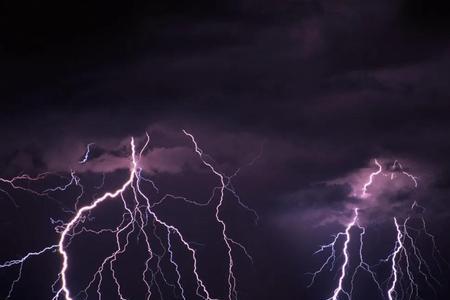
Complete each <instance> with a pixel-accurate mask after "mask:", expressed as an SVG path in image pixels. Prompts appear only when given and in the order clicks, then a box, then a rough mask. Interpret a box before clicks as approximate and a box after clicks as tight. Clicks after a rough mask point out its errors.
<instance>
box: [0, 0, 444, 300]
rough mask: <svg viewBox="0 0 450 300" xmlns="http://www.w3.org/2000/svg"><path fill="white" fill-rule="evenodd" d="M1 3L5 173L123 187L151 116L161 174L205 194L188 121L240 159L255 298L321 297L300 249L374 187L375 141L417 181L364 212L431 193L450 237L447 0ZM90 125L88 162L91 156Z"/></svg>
mask: <svg viewBox="0 0 450 300" xmlns="http://www.w3.org/2000/svg"><path fill="white" fill-rule="evenodd" d="M3 5H4V6H5V7H6V8H5V9H2V10H1V11H2V12H1V14H2V18H1V24H0V25H1V26H0V27H1V29H0V34H1V41H0V54H1V56H0V63H1V65H2V67H1V68H0V79H1V80H0V89H1V98H2V106H1V111H0V126H1V128H3V130H2V131H1V132H2V139H1V141H2V143H1V144H2V147H1V148H0V166H1V171H0V173H1V175H2V176H12V175H14V174H17V173H21V172H29V173H38V172H41V171H45V170H47V169H51V171H57V172H61V171H64V170H68V169H70V168H74V169H75V170H76V171H77V172H79V173H80V174H82V175H81V176H85V177H86V180H88V181H92V182H95V184H96V185H97V184H98V182H100V181H101V174H100V173H102V172H107V173H108V175H111V179H110V180H111V181H110V182H109V186H114V183H115V182H116V181H117V180H119V179H120V178H121V177H120V176H121V171H124V170H125V169H126V168H127V163H128V157H127V155H128V153H129V140H130V138H131V136H134V137H136V138H137V139H139V142H140V143H142V141H143V140H144V134H145V132H146V131H147V132H148V133H149V134H150V137H151V143H150V147H149V149H148V150H147V151H146V152H145V153H144V164H145V169H146V170H147V171H148V173H149V176H155V178H157V179H159V181H158V183H159V184H160V185H162V186H163V187H164V189H166V190H170V189H172V188H175V190H176V191H177V192H180V193H186V194H190V195H191V196H192V197H194V198H197V197H198V198H199V199H205V198H207V197H208V196H209V195H208V191H207V190H208V189H206V188H205V189H202V182H203V180H205V182H207V183H208V184H207V185H208V187H210V186H213V185H214V182H213V180H211V179H210V178H209V177H208V176H205V173H204V171H205V170H203V169H202V168H201V165H199V164H198V160H196V157H195V155H194V153H193V151H192V145H191V144H190V142H189V140H188V139H186V137H185V136H184V135H183V134H182V132H181V129H186V130H188V131H190V132H192V133H193V134H195V135H196V137H197V139H198V141H199V143H200V145H201V147H202V148H203V149H204V150H205V151H206V152H208V153H209V154H210V155H211V157H212V158H214V161H215V163H216V164H217V167H218V168H220V169H221V170H222V171H224V172H226V173H227V174H232V173H233V172H234V171H235V170H236V168H238V167H239V166H245V167H243V169H242V170H241V172H240V173H239V174H238V175H237V176H236V178H235V179H234V183H235V185H236V188H237V190H239V191H240V194H241V197H242V199H244V200H245V202H246V203H249V205H250V206H251V207H253V208H255V209H256V210H257V211H258V213H259V214H260V216H261V222H260V225H259V227H257V228H253V227H250V225H249V227H248V228H253V229H248V228H246V229H241V228H240V227H239V225H236V224H238V223H239V224H241V222H242V223H245V222H248V223H249V224H250V223H251V224H253V223H252V222H253V220H252V219H251V216H248V215H245V216H241V215H239V216H241V217H242V218H241V217H239V218H236V220H235V221H232V222H231V223H232V225H230V226H235V227H233V228H234V229H237V230H235V231H234V232H239V234H241V235H240V236H239V237H241V238H242V239H243V240H247V241H248V243H249V244H250V245H251V246H250V247H249V248H250V249H249V250H250V251H253V252H254V256H255V264H254V267H253V268H254V269H252V271H248V270H247V271H246V270H241V271H242V273H243V277H244V278H247V282H246V285H243V286H242V289H243V290H244V289H245V287H244V286H246V287H248V289H247V290H245V291H244V292H243V295H245V296H243V299H275V298H276V297H279V298H285V299H292V298H296V297H297V296H298V297H300V296H299V295H303V294H305V293H306V295H307V296H306V298H305V299H317V297H318V296H317V295H318V294H316V293H320V292H322V291H317V290H306V289H305V285H302V282H304V277H302V276H303V275H302V274H303V273H304V272H307V271H310V270H311V269H312V268H313V267H314V266H313V265H312V262H309V261H307V262H304V260H303V259H302V257H303V256H302V255H309V253H311V252H312V251H314V250H316V248H317V245H318V244H320V243H322V242H324V241H326V239H327V237H329V234H330V233H333V232H336V228H339V229H338V230H340V228H341V223H342V222H343V220H348V218H350V217H351V211H349V210H348V209H349V208H351V207H353V206H354V205H355V204H361V203H363V202H362V201H361V199H360V197H359V195H355V193H354V191H355V189H356V188H355V187H356V186H357V185H355V184H356V183H358V184H359V183H360V181H361V180H363V179H364V176H366V175H367V172H368V171H370V170H371V168H373V166H372V163H371V160H372V159H373V158H380V159H385V160H386V163H388V162H391V161H393V160H395V159H399V160H400V161H402V162H404V163H403V164H404V165H405V168H407V170H408V172H414V174H417V176H418V177H419V188H418V189H415V190H414V189H411V188H410V186H409V184H410V182H407V181H403V179H401V180H400V181H397V182H394V183H393V184H389V185H388V184H387V182H386V184H385V183H383V182H381V181H380V182H379V183H378V184H380V186H383V191H381V192H380V193H376V192H375V191H372V193H373V194H374V195H375V194H376V196H377V198H378V202H377V205H373V206H370V205H366V206H365V207H364V210H362V214H363V215H364V219H365V221H367V222H371V223H373V224H374V227H377V228H378V227H380V228H381V227H383V226H387V227H388V226H391V225H392V224H390V223H389V225H386V224H384V225H383V224H382V223H383V221H382V220H384V219H388V218H391V217H392V215H393V213H394V212H395V213H397V212H402V213H404V212H406V211H407V210H408V209H409V205H410V204H411V202H412V201H413V200H417V201H420V203H422V204H426V208H427V210H426V215H427V217H429V216H431V215H432V216H433V217H434V219H435V222H436V225H435V226H434V228H433V229H435V230H436V233H437V239H438V240H440V241H441V242H442V241H443V243H444V250H443V253H444V254H449V250H448V249H450V248H449V247H448V245H445V240H446V232H445V230H443V229H442V228H445V226H448V224H447V223H448V212H447V211H448V196H449V184H448V182H449V174H450V173H449V170H450V161H449V159H448V153H449V151H450V142H449V139H448V132H449V128H450V119H449V118H448V115H449V113H450V106H449V101H448V100H449V97H450V91H449V88H448V78H449V76H450V72H449V70H450V57H449V49H450V44H449V43H448V40H447V39H446V37H447V36H448V32H449V31H448V28H449V27H448V19H449V18H448V10H446V9H445V5H444V4H443V2H440V1H417V0H413V1H406V0H405V1H384V0H383V1H377V2H374V3H363V2H361V1H353V0H350V1H344V2H342V1H253V0H249V1H196V2H195V3H187V2H185V1H177V0H171V1H164V2H161V1H156V2H155V1H153V2H148V1H132V2H127V4H124V3H122V2H120V3H119V2H117V1H113V2H108V3H106V2H103V1H94V2H92V3H83V2H76V3H75V2H73V1H72V2H70V3H60V2H55V1H44V2H40V3H39V5H38V4H29V5H28V4H24V3H22V2H20V1H19V2H17V1H15V2H14V3H13V2H11V1H6V2H5V3H4V4H3ZM91 142H94V143H95V147H94V148H93V152H92V153H91V158H90V161H89V163H88V164H86V165H80V164H79V163H78V162H79V160H80V158H81V157H82V156H83V154H84V151H85V149H86V145H87V144H88V143H91ZM259 154H261V155H259ZM255 157H259V158H258V159H257V160H256V161H254V163H253V164H251V165H248V164H249V162H252V161H253V159H254V158H255ZM107 178H108V177H107ZM186 178H189V180H186ZM208 178H209V179H208ZM190 180H192V182H193V183H194V182H195V183H196V185H195V188H193V187H192V186H190V185H189V181H190ZM208 180H210V181H208ZM175 183H176V187H174V185H175ZM358 187H359V186H358ZM9 204H10V203H9ZM9 204H8V205H9ZM43 206H45V205H43ZM168 207H169V208H171V207H170V205H169V206H168ZM58 209H59V208H58ZM58 209H57V208H56V206H55V207H52V208H51V209H50V210H51V213H55V214H60V212H59V213H57V211H59V210H58ZM42 210H44V209H43V208H42ZM167 210H168V215H170V214H171V212H170V209H167ZM175 211H177V212H178V210H175ZM231 211H232V209H231V210H230V211H227V213H226V216H227V217H229V219H231V220H233V219H234V218H233V217H234V215H233V213H234V212H231ZM46 214H50V213H49V212H44V215H46ZM172 214H173V213H172ZM17 215H19V214H15V215H14V216H16V217H17ZM172 217H173V215H172ZM247 217H249V218H247ZM249 219H250V220H249ZM199 220H200V221H201V222H205V223H207V220H206V219H205V220H203V218H202V217H200V218H199ZM200 221H199V222H200ZM4 222H9V221H7V220H6V219H5V221H4ZM30 222H32V223H33V222H34V223H33V224H34V226H37V225H36V224H37V223H39V222H37V220H34V221H30ZM180 222H187V223H186V224H189V220H185V218H180ZM35 223H36V224H35ZM245 224H247V223H245ZM41 226H42V225H41ZM45 226H47V227H48V224H45ZM430 226H433V225H430ZM311 228H316V229H315V231H314V232H317V234H314V233H312V231H311V230H310V229H311ZM390 229H392V228H390ZM42 230H45V229H42ZM240 230H242V232H241V231H240ZM389 238H390V237H386V238H385V240H384V241H386V240H387V239H389ZM386 243H387V242H386ZM380 244H382V243H380ZM261 245H267V247H261ZM284 245H286V246H284ZM262 248H264V249H262ZM375 248H376V247H375ZM275 258H276V259H275ZM308 258H309V256H308ZM246 272H249V273H252V272H254V273H255V274H253V275H254V276H250V275H252V274H247V273H246ZM249 278H251V279H249ZM281 279H283V280H281ZM254 287H257V288H254ZM261 287H263V288H261ZM330 290H331V287H330ZM447 292H448V291H447ZM443 293H446V291H445V289H444V292H443ZM280 295H281V296H282V297H281V296H280ZM293 295H294V296H293ZM321 295H322V294H321ZM442 295H444V294H442ZM298 297H297V298H298ZM425 298H426V297H425ZM444 298H446V297H445V296H442V297H441V298H440V299H444ZM302 299H303V298H302ZM426 299H428V298H426ZM430 299H431V298H430Z"/></svg>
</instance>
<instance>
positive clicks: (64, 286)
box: [0, 130, 257, 300]
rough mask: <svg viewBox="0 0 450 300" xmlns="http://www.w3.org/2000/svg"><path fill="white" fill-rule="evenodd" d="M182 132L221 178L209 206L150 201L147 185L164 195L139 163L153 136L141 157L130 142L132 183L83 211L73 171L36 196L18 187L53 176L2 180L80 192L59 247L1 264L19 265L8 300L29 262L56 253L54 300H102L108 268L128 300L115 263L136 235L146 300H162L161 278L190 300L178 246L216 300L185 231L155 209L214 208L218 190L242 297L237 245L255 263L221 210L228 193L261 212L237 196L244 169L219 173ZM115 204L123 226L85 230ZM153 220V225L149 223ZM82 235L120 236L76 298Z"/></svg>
mask: <svg viewBox="0 0 450 300" xmlns="http://www.w3.org/2000/svg"><path fill="white" fill-rule="evenodd" d="M183 133H184V134H185V135H186V136H188V137H189V139H190V140H191V141H192V143H193V145H194V150H195V153H197V154H198V156H199V158H200V160H201V162H202V164H203V165H205V166H206V167H207V168H208V169H209V170H210V171H211V172H212V173H213V174H214V175H215V176H217V178H218V179H219V181H220V185H219V186H218V187H215V188H214V189H213V193H212V195H211V198H210V199H209V200H208V202H206V203H200V202H196V201H192V200H189V199H187V198H185V197H181V196H175V195H171V194H166V195H164V196H163V197H162V198H161V199H160V200H157V201H151V200H150V198H149V196H147V195H146V194H145V193H144V191H143V189H142V185H143V184H145V183H150V184H151V187H153V188H154V190H155V191H157V192H158V191H159V190H158V188H157V187H156V185H155V183H154V182H153V181H152V180H150V179H148V178H145V177H144V176H143V170H142V168H141V167H140V166H139V160H140V159H141V158H142V155H143V153H144V151H145V149H146V148H147V146H148V144H149V141H150V137H149V135H148V134H146V137H147V140H146V142H145V144H144V146H143V147H142V148H141V149H140V151H139V152H137V150H136V145H135V140H134V138H131V141H130V148H131V155H130V168H129V176H128V178H127V180H126V181H125V182H124V183H123V184H122V185H121V186H120V187H119V188H117V189H116V190H114V191H110V192H105V193H104V194H103V195H102V196H100V197H97V198H95V199H94V200H93V201H92V202H91V203H90V204H87V205H84V206H81V207H79V208H78V204H79V200H80V199H81V198H82V196H83V195H84V189H83V186H82V185H81V183H80V178H79V177H78V176H77V175H76V174H75V173H74V172H71V178H70V181H69V182H68V183H66V184H64V185H61V186H57V187H52V188H47V189H44V190H43V191H36V190H34V189H30V188H28V187H24V186H22V185H21V184H19V182H20V181H23V180H26V181H38V180H44V179H45V178H46V177H47V176H49V173H44V174H41V175H38V176H37V177H31V176H28V175H21V176H17V177H15V178H13V179H11V180H8V179H3V178H0V183H5V184H8V185H9V186H11V188H13V189H16V190H23V191H26V192H31V193H33V194H35V195H38V196H48V195H49V193H54V192H62V191H66V190H67V189H68V188H69V187H70V186H72V185H74V186H79V187H80V189H81V193H80V195H79V196H78V197H77V198H76V204H75V212H73V216H72V217H71V218H70V220H69V221H68V222H67V223H66V222H63V221H61V220H53V219H51V221H52V224H55V230H56V232H57V233H58V234H59V240H58V242H57V244H54V245H51V246H48V247H45V248H44V249H42V250H40V251H37V252H29V253H28V254H26V255H25V256H23V257H22V258H20V259H15V260H10V261H6V262H5V263H3V264H0V269H2V268H8V267H12V266H15V265H19V266H20V269H19V275H18V277H17V278H16V279H15V280H14V281H13V282H12V284H11V287H10V290H9V293H8V296H7V298H9V297H10V296H11V294H12V292H13V290H14V285H15V284H16V283H17V282H18V281H19V280H20V279H21V276H22V266H23V264H24V263H25V261H27V260H28V259H29V258H31V257H34V256H39V255H42V254H44V253H46V252H50V251H51V252H54V253H58V255H59V256H60V257H61V266H60V271H59V274H58V277H57V280H56V281H55V282H54V284H53V285H52V290H53V292H54V296H53V300H59V299H61V298H62V299H64V300H75V299H78V297H79V296H80V295H84V297H88V293H89V291H90V290H91V288H95V290H96V293H97V296H98V298H99V299H102V297H103V294H102V283H103V274H104V272H105V270H106V269H109V271H110V274H111V276H112V280H113V283H114V285H115V291H116V294H117V296H118V297H119V298H120V299H121V300H125V299H128V298H127V297H126V295H125V292H124V288H123V287H122V285H121V283H120V281H121V280H120V274H119V273H118V270H117V267H116V262H117V261H118V260H119V258H120V257H121V256H122V255H124V253H125V252H126V251H127V248H128V246H129V244H130V240H131V238H132V236H134V235H136V234H137V239H138V240H139V237H140V236H141V237H143V241H144V245H145V249H146V252H147V259H146V261H145V262H144V270H143V272H142V276H141V277H142V282H143V284H144V286H145V288H146V295H145V299H147V300H148V299H150V298H151V296H152V295H153V294H154V292H155V290H156V292H157V293H158V294H159V296H160V297H162V291H161V287H160V283H159V282H158V280H157V276H159V277H160V278H162V279H161V280H162V283H163V284H165V285H167V286H168V287H170V288H171V289H173V291H174V297H177V295H176V289H178V291H179V292H178V295H179V296H180V297H181V298H182V299H183V300H186V299H187V297H188V296H187V294H186V289H185V287H184V286H183V281H184V277H185V276H186V275H185V274H183V273H182V270H181V268H180V266H179V265H178V263H177V262H176V255H177V254H176V252H178V251H179V250H177V249H175V244H174V243H176V244H179V245H181V247H182V248H184V251H186V252H187V253H189V254H190V259H191V261H192V275H193V277H194V279H195V283H196V288H195V293H196V295H197V296H198V297H199V298H202V299H204V300H213V299H216V298H215V297H213V296H212V295H211V292H210V289H209V288H208V287H207V285H206V283H205V281H204V280H203V279H202V278H201V274H200V270H199V268H198V254H197V252H196V250H195V248H194V247H193V246H192V245H191V243H190V242H188V241H187V239H186V238H185V237H184V236H183V234H182V231H181V230H180V229H179V228H177V227H175V226H174V225H172V224H169V223H168V222H166V221H164V220H163V219H162V218H161V217H159V216H158V215H157V214H156V212H155V211H154V210H153V209H154V207H155V206H157V205H159V204H161V203H162V202H163V201H164V200H165V199H168V198H173V199H178V200H182V201H184V202H186V203H188V204H192V205H196V206H206V205H209V203H210V202H211V201H212V200H213V198H214V197H215V195H216V194H217V191H218V192H219V199H218V204H217V205H216V207H215V218H216V221H217V222H218V224H220V226H221V228H222V229H221V233H222V239H223V241H224V244H225V246H226V249H227V254H228V255H227V256H228V257H227V260H228V280H227V281H228V299H229V300H232V299H235V298H237V289H236V285H237V284H236V283H237V282H236V276H235V274H234V260H233V255H232V250H233V249H232V248H233V246H236V247H238V248H239V249H241V250H242V251H243V252H244V254H245V255H246V256H247V257H248V258H249V259H250V260H251V256H250V255H249V253H248V252H247V250H246V248H245V247H244V246H243V245H242V244H240V243H238V242H236V241H235V240H233V239H232V238H230V237H229V235H228V231H227V226H226V223H225V221H224V220H223V219H222V217H221V216H220V214H221V207H222V206H223V203H224V201H225V193H226V192H229V193H230V194H231V196H232V197H233V198H235V199H237V201H238V203H239V205H241V206H242V207H244V208H245V209H247V210H249V211H250V212H252V213H255V215H256V212H255V211H253V210H252V209H250V208H249V207H248V206H246V205H245V204H244V203H243V202H242V201H241V199H240V197H239V196H238V194H237V192H236V190H235V189H234V187H233V185H232V183H231V180H232V178H233V177H234V176H236V175H237V173H238V172H239V170H240V169H238V170H237V171H236V172H235V174H233V175H232V176H227V175H225V174H222V173H220V172H219V171H217V170H216V168H215V167H214V166H213V164H212V163H210V162H208V161H207V160H206V158H205V155H204V154H203V151H202V150H201V149H200V148H199V146H198V144H197V142H196V140H195V138H194V136H193V135H192V134H190V133H188V132H186V131H185V130H183ZM92 145H93V143H90V144H88V145H87V148H86V153H85V155H84V158H83V160H81V161H80V162H79V163H86V162H87V161H88V158H89V151H90V147H91V146H92ZM252 163H253V162H252ZM104 177H105V175H104V174H103V177H102V184H101V185H103V182H104ZM96 188H97V187H96ZM0 191H2V192H4V193H7V194H8V195H9V193H8V192H7V191H6V190H3V189H2V190H0ZM126 191H128V192H131V194H132V197H131V198H132V199H131V201H130V200H129V199H127V198H126V197H125V192H126ZM11 198H12V197H11ZM116 199H119V200H120V202H121V203H122V205H123V214H122V221H121V222H120V224H119V225H117V226H116V227H115V228H104V229H100V230H93V229H89V228H87V227H86V225H84V223H85V221H86V219H87V218H88V217H89V215H90V214H91V213H92V212H93V211H94V210H96V209H100V207H101V206H102V204H103V203H104V202H106V201H116ZM256 217H257V215H256ZM150 220H152V221H151V222H149V221H150ZM149 224H152V226H153V230H152V231H151V233H150V232H149V231H148V230H147V229H146V227H147V226H148V225H149ZM161 229H162V230H164V231H165V236H164V235H161V236H160V235H159V232H160V230H161ZM82 233H86V234H96V235H100V234H113V235H114V236H115V244H116V247H115V250H114V251H113V252H112V253H111V254H110V255H109V256H107V257H106V258H104V260H103V261H102V263H101V264H100V266H99V267H98V269H97V271H96V272H95V273H94V275H93V277H92V278H91V280H90V281H89V283H88V284H87V286H86V287H85V288H84V289H83V290H81V291H79V292H78V293H76V294H75V293H74V292H73V291H72V289H71V288H70V282H69V272H70V270H71V264H70V257H69V253H68V251H67V249H68V247H69V245H70V244H71V242H72V240H73V238H75V237H76V236H77V235H79V234H82ZM152 239H154V240H156V241H157V242H158V244H159V245H160V247H161V248H162V249H163V250H162V252H159V251H156V249H154V247H153V246H152V244H151V240H152ZM166 254H167V255H168V258H167V259H168V260H169V262H170V264H171V265H172V266H173V267H174V272H175V274H176V279H175V282H174V283H172V282H170V279H169V278H168V277H167V276H166V275H165V274H164V272H163V268H162V260H163V259H164V257H165V256H166ZM153 260H156V267H155V268H156V270H153V269H152V268H151V267H150V263H151V262H152V261H153ZM183 272H184V271H183Z"/></svg>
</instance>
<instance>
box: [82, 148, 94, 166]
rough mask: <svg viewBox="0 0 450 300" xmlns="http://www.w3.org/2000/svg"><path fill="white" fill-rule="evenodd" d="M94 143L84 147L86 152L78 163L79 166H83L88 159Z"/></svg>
mask: <svg viewBox="0 0 450 300" xmlns="http://www.w3.org/2000/svg"><path fill="white" fill-rule="evenodd" d="M94 145H95V144H94V143H89V144H87V146H86V152H85V153H84V157H83V159H82V160H80V161H79V163H80V164H85V163H86V162H87V161H88V159H89V153H90V152H91V147H92V146H94Z"/></svg>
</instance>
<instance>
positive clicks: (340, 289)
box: [329, 208, 358, 300]
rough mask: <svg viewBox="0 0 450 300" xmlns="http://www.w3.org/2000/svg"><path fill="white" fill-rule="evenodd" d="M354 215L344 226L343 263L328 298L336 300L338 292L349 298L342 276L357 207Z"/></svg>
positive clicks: (347, 257)
mask: <svg viewBox="0 0 450 300" xmlns="http://www.w3.org/2000/svg"><path fill="white" fill-rule="evenodd" d="M354 213H355V216H354V217H353V220H352V221H351V222H350V223H348V224H347V227H346V228H345V233H344V235H345V242H344V248H343V249H342V255H344V263H343V264H342V266H341V275H340V276H339V282H338V286H337V288H336V289H335V290H334V293H333V296H332V297H331V298H329V299H332V300H337V299H338V297H339V294H341V293H343V294H344V295H346V296H347V297H348V298H349V299H350V298H351V296H350V294H349V293H348V292H346V291H345V289H344V287H343V283H344V278H345V276H346V269H347V265H348V261H349V253H348V244H349V243H350V238H351V237H350V230H351V229H352V228H353V226H355V224H356V221H357V220H358V209H357V208H355V210H354Z"/></svg>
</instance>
